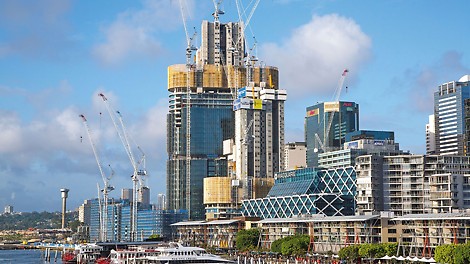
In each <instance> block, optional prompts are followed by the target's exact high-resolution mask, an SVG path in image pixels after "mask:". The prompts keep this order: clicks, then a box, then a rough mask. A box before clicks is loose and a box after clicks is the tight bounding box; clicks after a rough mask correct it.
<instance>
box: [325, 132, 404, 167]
mask: <svg viewBox="0 0 470 264" xmlns="http://www.w3.org/2000/svg"><path fill="white" fill-rule="evenodd" d="M345 140H346V142H345V143H344V144H343V147H342V149H340V150H333V151H328V152H324V153H320V154H318V166H319V167H321V168H341V167H348V166H355V159H356V157H358V156H361V155H366V154H372V153H374V154H377V155H382V156H390V155H396V154H402V153H403V152H402V151H400V150H399V144H398V143H396V142H395V135H394V132H390V131H375V130H358V131H354V132H350V133H347V134H346V136H345Z"/></svg>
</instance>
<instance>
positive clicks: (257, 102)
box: [253, 99, 263, 109]
mask: <svg viewBox="0 0 470 264" xmlns="http://www.w3.org/2000/svg"><path fill="white" fill-rule="evenodd" d="M253 109H263V100H261V99H254V100H253Z"/></svg>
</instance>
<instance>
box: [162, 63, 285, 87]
mask: <svg viewBox="0 0 470 264" xmlns="http://www.w3.org/2000/svg"><path fill="white" fill-rule="evenodd" d="M246 73H247V69H246V68H245V67H234V66H231V65H229V66H227V67H223V66H221V65H215V64H206V65H204V66H203V70H202V75H200V76H199V77H198V78H199V80H198V82H199V83H197V84H196V79H197V78H196V68H195V66H192V68H191V70H190V71H189V85H190V87H193V88H194V87H196V86H202V87H210V88H240V87H244V86H246V85H247V80H246ZM186 76H187V69H186V65H185V64H175V65H171V66H169V67H168V90H172V89H174V88H185V87H187V78H186ZM252 79H253V82H254V83H255V86H259V85H260V82H266V84H267V86H268V87H269V88H271V89H279V72H278V69H277V68H275V67H263V68H260V67H255V68H253V70H252Z"/></svg>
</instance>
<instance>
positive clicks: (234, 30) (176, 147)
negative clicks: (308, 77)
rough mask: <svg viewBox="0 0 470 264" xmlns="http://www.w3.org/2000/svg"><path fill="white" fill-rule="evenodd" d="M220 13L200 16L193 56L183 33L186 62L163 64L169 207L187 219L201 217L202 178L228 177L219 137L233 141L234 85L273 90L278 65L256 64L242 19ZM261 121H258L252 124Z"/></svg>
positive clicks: (229, 174) (238, 87) (276, 82)
mask: <svg viewBox="0 0 470 264" xmlns="http://www.w3.org/2000/svg"><path fill="white" fill-rule="evenodd" d="M221 13H222V12H220V11H219V10H216V12H214V14H213V15H214V22H208V21H203V23H202V34H201V46H200V47H199V48H198V49H197V51H196V53H195V56H194V57H193V56H192V55H191V51H192V50H196V49H195V48H194V47H192V46H191V43H190V42H191V41H190V40H189V39H188V49H187V53H186V55H187V62H186V64H177V65H171V66H169V67H168V92H169V113H168V115H167V135H168V136H167V137H168V141H167V152H168V162H167V200H168V209H172V210H179V209H185V210H187V211H188V214H189V218H190V219H192V220H198V219H204V218H205V209H204V207H205V205H204V204H203V196H204V189H203V188H204V187H203V183H204V178H207V177H216V176H217V177H232V175H231V173H230V172H229V170H228V167H229V165H228V160H227V157H226V156H224V153H223V142H224V140H232V142H233V140H234V138H235V131H236V129H235V127H236V124H235V123H236V121H235V113H234V110H233V105H234V100H236V99H237V92H238V90H239V89H240V88H243V87H247V86H248V84H250V85H251V87H263V86H266V84H269V87H267V88H270V90H272V93H273V94H274V93H275V90H277V89H278V87H279V85H278V78H279V77H278V70H277V68H275V67H267V66H260V65H259V64H258V63H257V61H256V58H255V56H253V55H251V54H249V53H248V52H247V51H246V50H245V46H246V44H245V36H244V24H243V22H237V23H233V22H230V23H221V22H220V21H219V19H218V15H219V14H221ZM284 94H285V92H284ZM264 105H266V103H264ZM276 107H278V106H277V105H276ZM278 108H279V107H278ZM276 109H277V108H276ZM281 110H282V112H280V111H278V113H277V114H276V115H277V117H275V118H277V119H279V116H281V115H282V121H283V115H284V114H283V108H282V109H281ZM260 125H261V123H258V122H257V123H256V124H254V125H253V127H255V128H258V127H260ZM276 129H277V130H279V129H280V130H282V135H283V129H284V128H283V126H282V127H277V128H276ZM273 136H276V135H273ZM257 140H258V141H257V142H259V140H260V139H257ZM270 142H271V143H272V140H271V141H270ZM235 143H237V142H235ZM282 143H283V142H276V144H278V146H279V150H278V151H276V155H277V157H273V156H270V158H271V159H274V160H276V161H277V163H278V164H279V162H280V156H279V155H281V145H282ZM238 144H240V142H238ZM266 155H267V154H266ZM231 167H232V168H233V166H231ZM277 167H279V165H277ZM277 170H278V169H277ZM277 170H276V169H271V170H270V173H269V174H270V175H271V174H272V175H271V177H273V173H271V172H275V171H277ZM266 175H267V174H266ZM238 177H239V176H238ZM229 182H230V184H232V183H233V182H232V181H229ZM230 199H232V198H231V197H230ZM230 204H232V202H230V203H229V205H230ZM235 205H236V203H235Z"/></svg>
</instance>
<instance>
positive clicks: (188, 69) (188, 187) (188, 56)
mask: <svg viewBox="0 0 470 264" xmlns="http://www.w3.org/2000/svg"><path fill="white" fill-rule="evenodd" d="M179 4H180V10H181V17H182V19H183V25H184V33H185V34H186V44H187V46H186V189H185V196H186V210H187V211H188V217H190V218H191V79H190V76H189V75H190V73H191V67H192V65H191V57H192V52H193V51H195V50H197V49H196V47H194V46H193V44H192V41H193V40H194V38H195V36H196V32H194V34H193V36H192V37H189V33H188V28H187V25H186V14H185V12H184V7H183V0H179Z"/></svg>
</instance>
